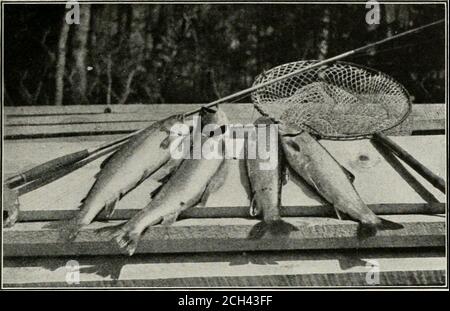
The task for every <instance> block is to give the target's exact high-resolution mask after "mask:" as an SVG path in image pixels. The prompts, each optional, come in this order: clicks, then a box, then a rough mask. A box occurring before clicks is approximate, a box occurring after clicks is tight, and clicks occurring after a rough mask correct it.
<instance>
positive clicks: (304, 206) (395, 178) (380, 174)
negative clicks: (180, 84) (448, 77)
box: [4, 136, 446, 221]
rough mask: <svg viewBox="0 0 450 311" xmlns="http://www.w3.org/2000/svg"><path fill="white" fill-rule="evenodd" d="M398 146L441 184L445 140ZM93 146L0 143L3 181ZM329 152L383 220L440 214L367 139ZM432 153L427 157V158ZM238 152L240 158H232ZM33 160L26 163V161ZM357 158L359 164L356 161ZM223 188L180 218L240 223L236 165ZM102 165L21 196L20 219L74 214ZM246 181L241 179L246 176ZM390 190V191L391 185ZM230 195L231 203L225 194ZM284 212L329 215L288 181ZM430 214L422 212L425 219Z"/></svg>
mask: <svg viewBox="0 0 450 311" xmlns="http://www.w3.org/2000/svg"><path fill="white" fill-rule="evenodd" d="M393 139H394V140H395V141H396V142H397V143H398V144H399V145H400V146H402V147H403V148H405V149H406V150H407V151H408V152H410V153H411V154H413V155H414V156H415V157H416V158H417V159H418V160H419V161H421V162H422V163H423V164H424V165H426V166H427V167H428V168H430V169H431V170H432V171H433V172H435V173H436V174H438V175H439V176H441V177H443V178H445V176H446V174H445V164H446V157H445V137H444V136H414V137H394V138H393ZM97 144H98V143H97V142H92V141H91V142H83V143H79V142H67V143H61V142H46V143H40V142H21V141H15V142H6V143H5V148H4V150H5V161H4V168H5V173H6V177H7V176H8V175H10V174H13V173H16V172H18V171H21V170H23V169H28V168H30V167H33V166H34V165H37V164H39V163H42V162H45V161H46V160H49V159H51V158H54V157H57V156H60V155H63V154H66V153H69V152H73V151H76V150H79V149H81V148H86V147H90V146H95V145H97ZM322 144H323V145H324V146H325V147H326V148H327V150H329V152H330V153H331V154H332V155H333V156H334V157H335V158H336V159H337V160H338V161H339V162H340V163H341V164H342V165H343V166H345V167H346V168H347V169H348V170H350V171H351V172H352V173H353V174H354V175H355V181H354V185H355V187H356V189H357V190H358V192H359V193H360V195H361V197H362V199H363V200H364V201H365V202H366V203H367V204H369V205H371V206H372V207H373V208H374V210H375V211H377V212H379V213H381V214H395V213H408V212H411V213H413V212H424V213H434V212H436V211H437V212H441V211H442V207H443V205H442V204H443V203H444V202H445V201H446V200H445V195H444V194H442V193H441V192H440V191H439V190H437V189H435V188H434V187H433V186H432V185H430V184H429V183H428V182H427V181H425V180H424V179H423V178H422V177H421V176H420V175H419V174H417V173H416V172H415V171H413V170H412V169H410V168H409V167H408V166H405V165H404V164H402V163H401V162H400V163H397V164H395V165H394V166H393V165H391V164H390V163H389V162H388V161H386V160H385V158H384V157H383V155H382V154H380V153H379V152H378V151H377V150H376V149H375V148H374V146H373V145H372V144H371V143H370V141H368V140H359V141H347V142H336V141H322ZM429 150H433V152H429ZM236 152H237V153H238V151H236ZM30 154H32V156H30ZM361 156H363V160H361ZM230 161H231V163H230V164H231V165H230V170H229V173H228V176H227V179H226V180H225V184H224V185H223V187H222V188H221V189H219V190H218V191H217V192H216V193H213V194H212V195H211V197H210V198H209V199H208V201H207V202H206V207H204V208H197V209H192V210H190V211H188V212H187V213H186V215H185V216H186V217H242V216H245V215H248V206H249V199H248V196H247V192H246V187H245V179H244V178H243V174H244V173H243V172H242V170H241V168H242V167H241V165H242V162H241V161H239V160H230ZM101 162H102V158H101V159H98V160H96V161H94V162H91V163H89V164H88V165H86V166H84V167H83V168H81V169H78V170H76V171H74V172H72V173H71V174H69V175H67V176H64V177H63V178H61V179H58V180H56V181H54V182H52V183H50V184H48V185H46V186H44V187H41V188H39V189H37V190H34V191H32V192H30V193H28V194H25V195H23V196H21V197H20V199H19V201H20V204H21V210H22V211H23V214H22V216H21V217H23V218H21V220H24V221H26V220H33V221H36V220H55V219H65V218H67V217H71V216H72V215H73V214H74V213H76V211H77V209H78V206H79V204H80V201H81V199H82V198H83V197H84V196H85V195H86V194H87V192H88V190H89V188H90V187H91V185H92V183H93V182H94V178H93V176H94V175H95V174H96V173H97V172H98V170H99V165H100V163H101ZM244 176H245V174H244ZM393 185H395V187H394V186H393ZM157 186H158V184H157V183H155V182H152V181H150V180H147V181H144V182H143V183H142V184H141V185H139V186H138V187H137V188H135V189H134V190H133V191H131V192H130V193H129V194H128V195H126V196H125V197H124V198H123V199H122V200H121V201H119V202H118V204H117V209H116V213H115V214H114V215H113V217H114V218H113V219H123V218H129V217H130V216H131V215H132V214H134V213H135V212H136V211H137V210H139V209H141V208H143V207H144V206H145V205H146V204H147V203H148V202H149V195H148V194H149V193H150V192H151V190H152V189H154V188H155V187H157ZM230 193H233V196H230V195H229V194H230ZM282 206H283V208H282V213H283V214H285V215H289V216H303V215H308V216H324V215H330V214H329V213H330V209H329V208H328V207H327V206H324V203H323V201H322V200H321V199H320V198H319V197H318V196H317V195H316V194H315V193H314V192H313V191H311V190H310V188H308V187H307V186H306V185H305V184H304V183H303V182H302V181H301V180H298V179H295V178H291V179H290V180H289V182H288V184H287V185H286V186H284V187H283V192H282ZM427 211H428V212H427Z"/></svg>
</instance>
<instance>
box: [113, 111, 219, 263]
mask: <svg viewBox="0 0 450 311" xmlns="http://www.w3.org/2000/svg"><path fill="white" fill-rule="evenodd" d="M202 118H203V119H202V123H204V122H208V123H215V124H217V125H218V126H217V127H216V129H218V128H220V126H221V125H226V124H227V123H228V120H227V119H226V116H225V114H224V113H223V112H222V111H221V110H218V111H217V112H214V113H207V114H206V115H203V116H202ZM201 139H202V150H212V151H211V153H210V154H209V157H208V159H205V158H202V159H186V160H184V161H183V162H182V163H181V164H180V166H179V167H178V168H177V170H176V171H175V172H174V173H173V175H171V176H170V178H169V179H168V181H167V182H166V183H165V184H163V185H162V187H161V188H160V190H159V191H158V192H156V193H154V197H153V200H152V201H151V202H150V203H149V204H148V205H147V206H146V207H145V208H144V209H143V210H141V211H140V212H139V213H138V214H136V215H135V216H134V217H133V218H132V219H130V220H129V221H128V222H127V223H125V224H124V225H123V226H121V227H119V228H118V229H117V230H116V231H114V232H113V233H112V237H113V238H115V240H116V242H117V243H118V244H119V246H120V247H121V248H126V250H127V252H128V254H129V255H130V256H131V255H132V254H133V253H134V252H135V250H136V247H137V245H138V243H139V240H140V237H141V235H142V233H143V232H144V231H145V229H146V228H148V227H150V226H152V225H155V224H158V223H159V222H162V224H163V225H170V224H172V223H173V222H174V221H175V220H176V219H177V217H178V215H179V214H180V213H181V212H182V211H184V210H186V209H188V208H190V207H192V206H195V205H197V204H198V203H201V202H205V201H206V199H207V197H208V196H209V194H210V193H212V192H214V191H216V190H217V189H218V188H219V187H220V186H221V185H222V184H223V180H224V176H225V175H226V166H224V163H225V161H224V144H223V139H224V135H223V134H222V135H220V134H219V135H215V136H212V137H206V136H202V137H201ZM194 143H195V142H194ZM217 146H221V147H220V148H215V147H217Z"/></svg>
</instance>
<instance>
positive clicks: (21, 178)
mask: <svg viewBox="0 0 450 311" xmlns="http://www.w3.org/2000/svg"><path fill="white" fill-rule="evenodd" d="M143 130H144V129H140V130H138V131H136V132H133V133H131V134H128V135H126V136H124V137H121V138H119V139H116V140H113V141H110V142H106V143H103V144H101V145H100V146H97V147H92V148H86V149H83V150H80V151H76V152H74V153H70V154H67V155H63V156H60V157H58V158H55V159H52V160H50V161H48V162H45V163H42V164H39V165H37V166H35V167H33V168H31V169H29V170H27V171H24V172H21V173H19V174H17V175H14V176H12V177H9V178H8V179H7V180H6V181H5V183H6V184H7V185H8V186H9V187H10V188H15V187H18V186H20V185H23V184H25V183H27V182H29V181H33V180H36V179H39V178H41V177H42V176H43V175H47V174H52V173H54V172H56V171H59V170H60V169H62V168H64V167H66V166H69V165H72V164H75V163H77V162H79V161H81V160H84V159H86V158H88V157H90V156H93V155H95V154H97V153H99V152H100V151H102V150H105V149H107V148H109V147H112V146H116V145H118V144H120V143H123V142H125V141H126V140H128V139H130V138H131V137H133V136H135V135H136V134H138V133H140V132H142V131H143ZM113 150H115V149H114V148H112V149H110V150H109V151H113Z"/></svg>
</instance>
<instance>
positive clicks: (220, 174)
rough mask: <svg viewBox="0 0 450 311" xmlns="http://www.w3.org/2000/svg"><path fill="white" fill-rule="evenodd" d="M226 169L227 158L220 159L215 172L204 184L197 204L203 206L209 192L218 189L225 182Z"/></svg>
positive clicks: (227, 167)
mask: <svg viewBox="0 0 450 311" xmlns="http://www.w3.org/2000/svg"><path fill="white" fill-rule="evenodd" d="M228 169H229V162H228V161H227V160H224V161H222V164H220V166H219V168H218V169H217V171H216V173H215V174H214V176H213V177H212V178H211V181H210V182H209V183H208V185H207V186H206V188H205V191H204V192H203V194H202V196H201V198H200V201H199V203H198V205H199V206H205V204H206V202H207V201H208V198H209V196H210V195H211V193H214V192H216V191H218V190H219V189H220V188H221V187H222V186H223V185H224V184H225V180H226V178H227V176H228Z"/></svg>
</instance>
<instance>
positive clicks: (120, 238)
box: [110, 224, 141, 256]
mask: <svg viewBox="0 0 450 311" xmlns="http://www.w3.org/2000/svg"><path fill="white" fill-rule="evenodd" d="M110 238H111V239H114V240H115V241H116V243H117V244H118V245H119V247H120V248H122V249H124V250H126V252H127V253H128V255H130V256H132V255H133V254H134V253H135V251H136V248H137V246H138V244H139V240H140V239H141V232H137V231H134V230H131V229H129V226H127V225H126V224H125V225H123V226H119V228H116V229H115V230H113V231H112V232H111V234H110Z"/></svg>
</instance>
